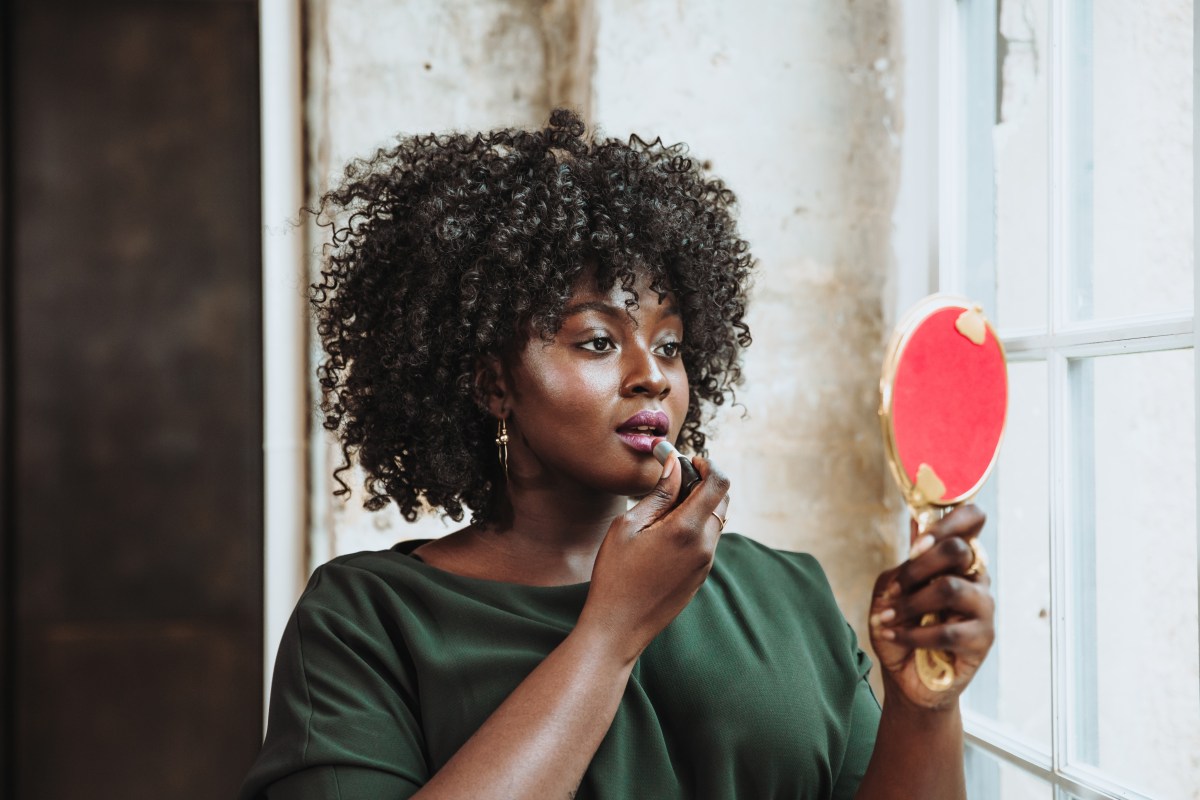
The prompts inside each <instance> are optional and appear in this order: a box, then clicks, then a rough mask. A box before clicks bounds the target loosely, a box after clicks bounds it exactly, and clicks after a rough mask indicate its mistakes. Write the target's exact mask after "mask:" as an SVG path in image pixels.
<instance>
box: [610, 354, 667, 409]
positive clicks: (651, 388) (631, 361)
mask: <svg viewBox="0 0 1200 800" xmlns="http://www.w3.org/2000/svg"><path fill="white" fill-rule="evenodd" d="M625 353H626V361H627V365H626V368H625V380H624V385H623V386H622V387H621V388H622V391H623V392H624V393H625V394H626V395H630V396H633V395H639V394H642V395H646V396H648V397H660V398H661V397H666V396H667V394H668V393H670V391H671V381H670V379H669V378H668V377H667V376H666V373H664V372H663V371H662V369H661V368H660V366H659V363H658V359H657V358H655V356H654V353H652V352H650V349H649V348H644V347H627V348H626V349H625Z"/></svg>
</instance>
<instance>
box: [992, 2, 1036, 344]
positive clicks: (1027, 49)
mask: <svg viewBox="0 0 1200 800" xmlns="http://www.w3.org/2000/svg"><path fill="white" fill-rule="evenodd" d="M997 22H998V24H999V27H1000V31H999V33H1000V35H999V39H998V45H997V46H998V48H999V52H998V61H999V74H998V76H997V77H998V88H999V92H1000V94H999V97H998V98H997V105H998V108H997V111H998V113H999V119H998V121H997V123H996V127H995V129H994V130H993V133H992V142H993V148H994V151H995V156H994V157H995V169H996V200H995V202H996V322H997V324H999V325H1000V326H1001V327H1002V328H1004V329H1006V330H1009V329H1013V328H1039V329H1041V328H1045V326H1046V291H1047V286H1048V283H1049V279H1048V277H1047V274H1048V270H1047V268H1046V264H1047V253H1048V252H1049V251H1048V240H1047V231H1048V227H1049V226H1048V224H1047V220H1048V203H1047V194H1048V190H1049V182H1048V180H1047V175H1048V172H1047V170H1048V164H1049V161H1048V158H1047V150H1048V140H1049V139H1048V137H1049V134H1048V131H1049V127H1048V111H1047V109H1048V86H1049V79H1048V74H1049V73H1048V69H1049V65H1050V39H1049V35H1048V31H1049V22H1048V10H1047V0H1000V3H999V15H998V19H997Z"/></svg>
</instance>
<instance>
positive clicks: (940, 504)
mask: <svg viewBox="0 0 1200 800" xmlns="http://www.w3.org/2000/svg"><path fill="white" fill-rule="evenodd" d="M944 308H961V309H963V310H964V311H969V310H974V311H975V312H976V313H978V314H979V315H980V316H981V317H982V318H983V323H984V325H985V326H986V328H987V330H988V331H990V332H991V334H992V337H993V338H994V339H995V340H996V345H997V346H998V347H999V348H1000V356H1001V358H1003V359H1004V363H1005V366H1006V368H1007V365H1008V355H1007V354H1006V353H1005V351H1004V343H1003V342H1002V341H1001V340H1000V336H999V335H998V334H997V333H996V329H995V328H994V327H993V326H992V323H991V320H989V319H988V318H987V316H986V315H985V314H984V313H983V308H982V307H981V306H980V305H979V304H978V303H975V302H972V301H971V300H968V299H967V298H965V297H960V296H958V295H952V294H931V295H929V296H928V297H926V298H924V299H923V300H921V301H920V302H918V303H917V304H916V305H914V306H913V307H912V308H910V309H909V310H908V311H907V312H906V313H905V314H904V316H903V317H902V318H901V319H900V322H899V323H897V325H896V329H895V331H894V332H893V333H892V338H891V341H889V342H888V347H887V350H886V351H885V353H884V357H883V372H882V375H881V376H880V378H879V395H880V402H879V422H880V426H881V428H882V430H883V444H884V449H885V451H886V455H887V462H888V467H889V468H890V469H891V471H892V476H893V477H894V478H895V480H896V483H897V484H898V485H899V486H900V491H901V493H902V494H903V495H904V502H905V504H906V505H907V506H908V508H909V510H910V512H911V513H912V515H913V518H914V519H916V520H917V524H918V525H920V526H921V528H925V527H926V526H928V525H929V523H930V522H932V521H933V520H934V519H936V518H937V517H939V516H941V514H942V513H943V512H944V510H945V509H949V508H953V507H955V506H957V505H961V504H962V503H966V502H968V501H969V500H970V499H971V498H973V497H974V496H975V495H976V494H978V493H979V490H980V489H981V488H983V485H984V484H985V483H986V482H987V479H988V478H989V477H990V476H991V474H992V470H993V469H994V468H995V466H996V461H997V460H998V459H999V457H1000V442H1002V441H1004V434H1005V432H1006V431H1007V429H1008V411H1007V404H1008V381H1007V380H1006V381H1005V385H1004V390H1005V414H1004V424H1003V425H1002V426H1001V428H1000V437H999V439H998V440H997V442H996V450H995V452H994V453H992V460H991V461H990V462H989V463H988V466H987V469H985V470H984V471H983V475H982V476H980V478H979V480H978V481H977V482H976V483H975V485H974V486H972V487H971V488H970V489H968V490H967V491H965V492H963V493H962V494H959V495H956V496H954V497H942V498H939V499H937V500H933V501H930V500H928V499H927V498H924V497H923V496H922V495H921V494H920V493H919V492H917V491H916V485H915V484H914V483H913V482H912V481H911V480H910V479H909V477H908V473H907V472H906V471H905V469H904V465H903V464H902V463H901V462H900V456H899V454H898V451H897V445H896V432H895V430H894V428H893V426H892V389H893V385H894V384H895V381H896V370H897V369H898V368H899V359H900V354H901V353H902V352H903V351H904V348H905V347H906V346H907V345H908V342H909V341H910V340H911V339H912V336H913V334H914V333H916V330H917V328H918V326H919V325H920V324H921V323H922V322H923V321H924V320H925V319H926V318H927V317H929V316H931V315H932V314H933V313H935V312H937V311H940V310H941V309H944Z"/></svg>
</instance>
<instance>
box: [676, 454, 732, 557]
mask: <svg viewBox="0 0 1200 800" xmlns="http://www.w3.org/2000/svg"><path fill="white" fill-rule="evenodd" d="M692 466H694V467H695V468H696V472H698V473H699V474H700V478H701V481H700V485H699V486H697V487H696V488H695V489H694V490H693V491H692V493H691V494H690V495H688V497H687V499H686V500H684V501H683V502H682V503H680V504H679V509H678V511H680V512H683V513H684V514H687V515H690V516H692V517H693V519H694V518H695V517H704V519H702V520H698V522H699V523H700V524H702V525H703V526H704V533H705V534H706V536H707V537H708V538H710V539H715V538H716V537H717V536H719V535H720V534H721V529H722V527H723V526H722V525H721V523H720V521H718V520H717V516H716V515H719V516H720V517H721V518H722V519H724V518H725V515H726V514H727V513H728V511H729V478H728V477H727V476H726V475H725V473H723V472H721V471H720V470H719V469H717V468H716V467H714V466H713V465H712V462H711V461H709V460H708V459H707V458H701V457H699V456H697V457H695V458H693V459H692Z"/></svg>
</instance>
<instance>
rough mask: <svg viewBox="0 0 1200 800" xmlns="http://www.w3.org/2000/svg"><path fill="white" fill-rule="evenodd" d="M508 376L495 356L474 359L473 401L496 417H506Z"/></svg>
mask: <svg viewBox="0 0 1200 800" xmlns="http://www.w3.org/2000/svg"><path fill="white" fill-rule="evenodd" d="M509 399H510V398H509V391H508V377H507V375H506V374H505V370H504V364H503V362H501V360H500V359H499V358H498V357H496V356H490V355H489V356H480V357H479V358H477V359H475V402H477V403H478V404H479V406H480V407H481V408H482V409H483V410H485V411H487V412H488V413H489V414H491V415H492V416H493V417H495V418H496V419H505V418H506V417H508V402H509Z"/></svg>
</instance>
